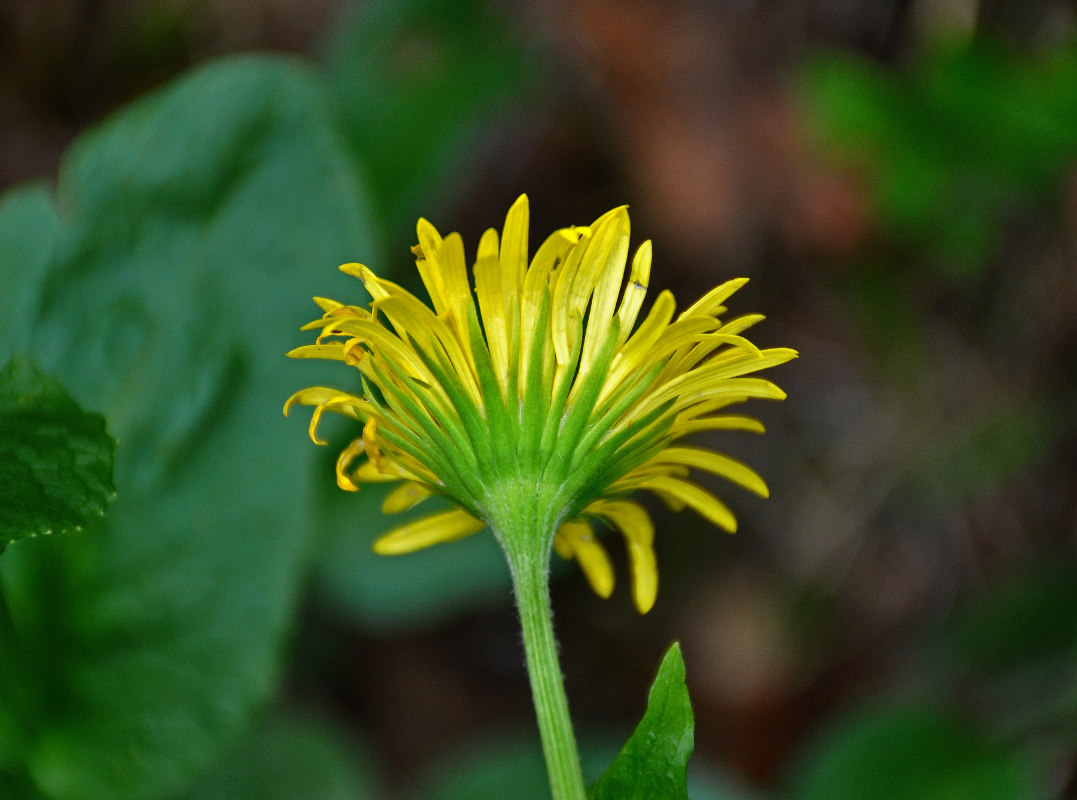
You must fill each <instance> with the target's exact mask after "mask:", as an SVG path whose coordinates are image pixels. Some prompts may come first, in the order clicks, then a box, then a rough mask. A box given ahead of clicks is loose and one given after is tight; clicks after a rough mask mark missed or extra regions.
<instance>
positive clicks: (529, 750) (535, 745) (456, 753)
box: [408, 650, 709, 800]
mask: <svg viewBox="0 0 1077 800" xmlns="http://www.w3.org/2000/svg"><path fill="white" fill-rule="evenodd" d="M521 654H522V650H521ZM579 748H580V758H581V760H582V762H583V771H584V778H585V779H587V778H588V777H591V776H592V774H593V773H592V772H589V770H588V767H589V766H590V765H594V764H603V763H607V762H608V761H609V759H610V758H612V756H613V754H614V753H616V752H617V750H616V744H614V743H611V742H608V741H606V740H605V739H604V738H602V737H595V736H591V735H588V734H586V733H584V734H583V735H582V736H581V737H579ZM415 785H416V787H417V788H415V789H414V790H413V791H412V792H411V793H409V794H408V797H410V798H414V800H473V798H487V797H497V798H501V797H505V798H509V797H511V798H512V800H549V797H550V785H549V778H548V777H547V774H546V764H545V762H544V761H543V760H542V743H541V742H540V741H539V738H538V734H537V732H535V731H533V730H529V731H507V732H502V733H499V734H498V735H496V736H484V737H482V738H479V739H475V740H472V741H468V742H466V743H465V744H464V745H462V746H460V747H457V748H456V749H454V750H452V751H451V752H449V753H447V754H446V755H444V756H442V757H440V758H438V759H437V760H436V761H435V762H434V763H433V764H431V765H430V766H429V767H427V768H426V769H424V770H423V771H422V772H421V773H420V775H419V777H418V779H417V780H416V781H415ZM707 800H709V798H708V799H707Z"/></svg>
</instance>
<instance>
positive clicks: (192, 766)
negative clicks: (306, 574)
mask: <svg viewBox="0 0 1077 800" xmlns="http://www.w3.org/2000/svg"><path fill="white" fill-rule="evenodd" d="M354 176H355V173H354V169H353V162H352V160H351V157H350V156H349V155H348V154H347V153H346V150H345V148H344V147H342V146H341V144H340V142H339V140H338V138H337V134H336V128H335V122H334V119H333V115H332V114H331V113H330V110H329V106H328V101H327V99H326V97H325V92H324V91H323V87H322V84H321V82H320V79H319V78H318V76H317V75H316V74H315V73H313V72H312V71H311V70H309V69H308V68H307V67H305V66H303V64H302V63H301V62H299V61H297V60H295V59H291V58H282V57H260V56H248V57H241V58H234V59H229V60H226V61H221V62H217V63H213V64H210V65H207V66H205V67H202V68H200V69H198V70H196V71H194V72H192V73H190V74H188V75H186V76H185V77H183V78H182V79H180V80H179V81H177V82H175V83H173V84H171V85H169V86H166V87H164V88H163V89H161V90H159V91H157V92H155V93H153V94H152V95H150V96H147V97H146V98H144V99H142V100H140V101H138V102H136V103H134V104H133V105H131V106H129V107H127V108H125V109H123V110H122V111H121V112H119V113H118V114H117V115H115V116H114V117H112V118H110V119H109V120H106V121H105V122H104V123H102V124H101V125H99V126H98V127H96V128H94V129H92V130H91V131H88V132H87V133H86V134H85V135H83V136H82V137H80V139H79V141H78V142H77V143H76V145H75V146H74V148H73V149H72V151H71V152H70V153H69V154H68V156H67V158H66V160H65V162H64V164H63V167H62V171H61V175H60V180H59V185H58V186H57V189H56V199H55V207H56V208H57V209H58V214H57V217H58V220H59V225H58V227H57V230H56V231H55V233H54V234H53V235H54V238H55V241H52V242H36V243H34V242H31V243H30V244H29V245H24V246H23V250H22V251H19V252H23V251H25V250H26V248H29V249H30V250H31V251H33V252H51V253H52V254H53V255H52V266H51V269H50V271H49V273H48V276H47V280H46V281H45V283H44V285H43V289H42V291H41V292H40V301H39V302H37V303H35V308H34V313H33V314H32V315H29V317H28V319H27V323H28V324H30V325H31V334H32V336H31V338H30V339H29V340H30V341H31V342H32V344H33V346H32V348H31V356H32V357H33V358H34V360H35V362H36V363H38V364H39V365H41V366H42V368H43V369H45V370H46V371H47V372H49V373H50V374H55V375H63V376H64V385H65V387H66V388H67V389H68V391H70V392H71V394H72V396H73V397H74V398H75V399H76V400H77V401H78V402H79V403H80V404H81V405H83V406H84V407H89V408H94V409H96V410H99V411H101V412H102V413H104V414H105V416H106V417H107V418H108V420H109V428H110V431H111V432H112V433H113V435H114V436H115V437H116V440H117V442H118V445H117V449H116V470H115V483H116V486H117V492H118V497H117V500H116V501H115V502H114V503H113V504H112V506H111V507H110V510H109V514H108V515H107V516H106V517H105V518H103V519H102V520H100V521H98V522H96V523H94V524H92V525H90V526H88V527H87V528H86V530H85V531H84V533H83V534H82V535H80V536H78V537H65V538H63V539H57V538H55V537H51V538H46V539H35V540H27V541H23V542H20V543H19V544H18V546H16V547H12V548H11V549H10V550H9V551H8V552H7V553H5V555H4V558H3V559H0V590H2V594H3V596H4V597H5V599H6V602H7V608H8V611H9V612H10V617H11V630H12V631H13V633H14V635H15V636H17V638H18V646H17V647H15V648H12V649H5V650H4V651H3V652H0V674H9V675H14V676H16V677H18V678H19V679H18V680H16V681H13V682H14V684H15V685H17V686H18V687H19V692H18V696H17V698H16V699H17V700H18V703H17V704H13V705H11V706H9V708H15V709H16V711H15V712H12V713H9V714H8V715H7V716H8V720H9V721H8V722H7V723H4V720H3V719H0V773H3V772H6V773H7V775H6V776H4V779H5V780H7V781H8V782H9V783H11V784H12V785H18V786H23V787H32V791H33V792H35V793H38V794H40V795H41V796H42V797H47V798H50V800H108V799H110V798H116V799H117V800H119V798H123V800H143V799H144V798H163V797H168V796H173V795H175V794H176V793H178V792H179V791H181V790H182V789H183V788H184V786H185V785H186V784H187V783H188V782H189V781H190V780H191V779H192V777H193V776H195V775H196V774H198V773H200V772H202V771H204V770H205V769H206V768H207V766H208V765H210V764H211V763H212V762H213V761H215V760H216V759H218V758H219V757H220V755H221V752H222V748H224V747H225V746H227V745H229V744H230V743H231V742H232V741H233V740H234V738H235V737H236V736H237V735H238V734H239V732H240V731H241V729H242V728H243V727H244V726H245V725H246V724H247V722H248V720H249V718H250V714H251V711H252V709H253V708H254V707H255V706H256V705H258V704H259V703H261V702H262V701H263V700H264V699H265V698H266V697H267V695H268V694H269V692H270V691H271V690H272V688H273V686H274V683H275V680H276V676H277V673H278V669H279V661H280V652H281V643H282V638H283V636H284V633H285V631H286V629H287V627H288V625H289V624H290V621H291V617H292V615H293V613H294V607H295V601H296V592H297V588H298V581H299V578H300V575H301V572H302V568H303V566H304V562H305V559H306V556H307V549H308V545H309V541H308V538H307V535H306V534H307V531H309V530H310V528H311V526H310V522H311V520H310V519H309V516H308V515H309V505H310V492H309V490H310V480H311V470H312V467H313V464H314V461H315V456H316V450H315V448H313V447H312V446H311V445H310V443H309V441H307V439H306V426H305V425H303V424H299V423H296V421H295V420H291V421H289V420H286V419H284V418H283V417H282V416H281V405H282V403H283V400H284V399H285V398H286V397H287V396H288V395H289V394H290V393H291V392H292V391H294V390H296V389H298V388H301V387H302V386H305V385H310V384H314V383H319V382H324V381H325V380H326V379H327V375H326V374H319V373H318V372H317V365H312V364H310V363H309V362H307V363H303V364H299V363H296V362H291V361H289V360H288V359H286V358H285V357H284V353H285V352H286V351H287V350H288V349H290V348H291V347H293V346H295V345H296V344H297V343H299V342H300V341H301V337H302V334H301V333H300V332H299V331H298V327H299V325H301V324H302V323H303V322H306V321H307V320H309V319H310V318H312V317H313V316H315V315H316V314H317V313H318V312H317V309H316V307H315V306H314V305H313V304H312V303H311V302H310V297H311V296H312V295H314V294H322V295H337V296H344V295H349V293H350V295H349V297H351V298H354V299H356V300H357V301H359V302H362V301H363V298H364V295H362V294H361V290H360V288H359V284H358V283H357V282H356V281H354V280H353V279H349V278H347V277H345V276H342V275H339V274H338V273H337V271H336V266H337V265H338V264H340V263H342V262H344V261H350V260H354V259H355V258H356V257H357V256H358V255H359V254H364V255H366V254H370V253H371V252H372V250H373V243H372V241H371V236H370V235H369V232H368V231H367V230H366V229H365V227H364V218H365V215H364V211H363V207H364V206H363V200H362V195H361V192H360V190H359V187H358V185H357V183H356V180H355V177H354ZM41 231H42V232H43V234H44V233H46V231H45V229H44V227H42V228H41ZM31 245H32V246H31ZM19 252H12V251H11V249H10V248H9V247H8V242H7V241H4V240H0V274H2V275H8V274H10V272H11V271H12V270H18V269H21V268H22V263H21V258H20V256H19ZM6 346H7V343H6V342H5V343H0V347H6ZM334 366H336V365H334ZM2 716H3V715H0V717H2ZM12 719H13V720H14V722H11V721H10V720H12ZM5 724H6V726H7V727H6V730H7V734H6V735H5V733H4V730H3V729H4V727H5ZM0 785H2V784H0ZM30 792H31V789H26V790H25V791H21V794H22V795H24V796H28V797H29V796H32V795H31V794H30Z"/></svg>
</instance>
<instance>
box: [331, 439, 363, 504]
mask: <svg viewBox="0 0 1077 800" xmlns="http://www.w3.org/2000/svg"><path fill="white" fill-rule="evenodd" d="M362 452H363V440H362V439H356V440H355V441H353V442H352V443H351V444H349V445H348V446H347V447H345V448H344V449H343V450H341V451H340V455H339V456H337V470H336V471H337V486H339V487H340V488H341V489H343V490H344V491H346V492H358V491H359V486H358V484H356V483H355V481H353V480H352V479H351V477H349V475H348V468H349V467H350V466H351V465H352V462H353V461H355V459H356V458H357V457H358V456H359V455H360V454H361V453H362Z"/></svg>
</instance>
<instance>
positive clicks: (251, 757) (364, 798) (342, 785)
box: [184, 716, 383, 800]
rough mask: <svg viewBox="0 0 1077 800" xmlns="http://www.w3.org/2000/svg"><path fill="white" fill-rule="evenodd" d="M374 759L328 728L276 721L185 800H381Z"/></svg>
mask: <svg viewBox="0 0 1077 800" xmlns="http://www.w3.org/2000/svg"><path fill="white" fill-rule="evenodd" d="M370 762H371V759H370V757H369V756H368V755H366V754H365V753H362V752H361V751H360V749H359V747H358V746H357V744H356V743H355V742H352V741H349V740H348V739H346V738H345V737H344V736H342V735H341V734H340V733H339V732H338V731H336V730H334V729H333V727H331V726H330V725H327V724H326V723H324V722H321V721H316V720H307V719H293V718H289V717H286V716H279V717H273V718H270V719H269V720H266V721H265V722H264V723H263V724H262V725H261V726H260V727H258V728H256V729H255V730H254V731H252V732H251V733H250V734H249V735H248V736H247V737H246V738H245V739H244V740H243V741H242V742H241V743H240V745H239V746H238V747H236V748H235V749H234V750H233V751H232V752H230V753H229V754H228V755H227V756H226V757H225V758H224V760H223V761H222V762H221V764H219V765H218V766H217V768H216V769H215V770H214V771H212V772H211V773H210V775H209V776H208V777H206V778H204V779H203V780H202V781H201V782H200V783H199V784H198V785H197V787H196V788H195V789H194V791H192V792H190V793H188V794H186V795H184V800H302V798H307V797H309V798H317V800H376V799H377V798H381V797H383V794H382V793H381V792H380V791H378V790H377V789H376V786H377V781H375V780H374V779H373V776H372V775H371V772H372V768H371V767H370Z"/></svg>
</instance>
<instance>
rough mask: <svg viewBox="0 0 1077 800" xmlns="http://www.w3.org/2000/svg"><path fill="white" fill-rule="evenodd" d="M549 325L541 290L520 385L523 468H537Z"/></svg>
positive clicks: (548, 391) (546, 301) (546, 387)
mask: <svg viewBox="0 0 1077 800" xmlns="http://www.w3.org/2000/svg"><path fill="white" fill-rule="evenodd" d="M549 327H550V293H549V292H548V291H546V292H543V293H542V303H541V304H540V305H539V313H538V317H537V318H536V320H535V328H534V331H532V333H531V353H530V355H529V356H528V360H527V383H526V384H525V385H524V404H523V409H522V412H521V418H520V443H519V451H518V452H519V456H520V463H521V464H523V465H524V466H525V467H526V468H527V469H531V470H536V471H537V466H538V464H537V461H538V453H539V440H540V438H541V437H542V428H543V424H544V423H545V420H546V416H545V411H546V399H547V398H548V397H550V395H551V394H552V393H553V387H552V386H550V385H548V384H547V383H546V381H545V380H544V378H545V374H544V373H545V364H546V358H545V356H546V339H547V337H548V336H549Z"/></svg>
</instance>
